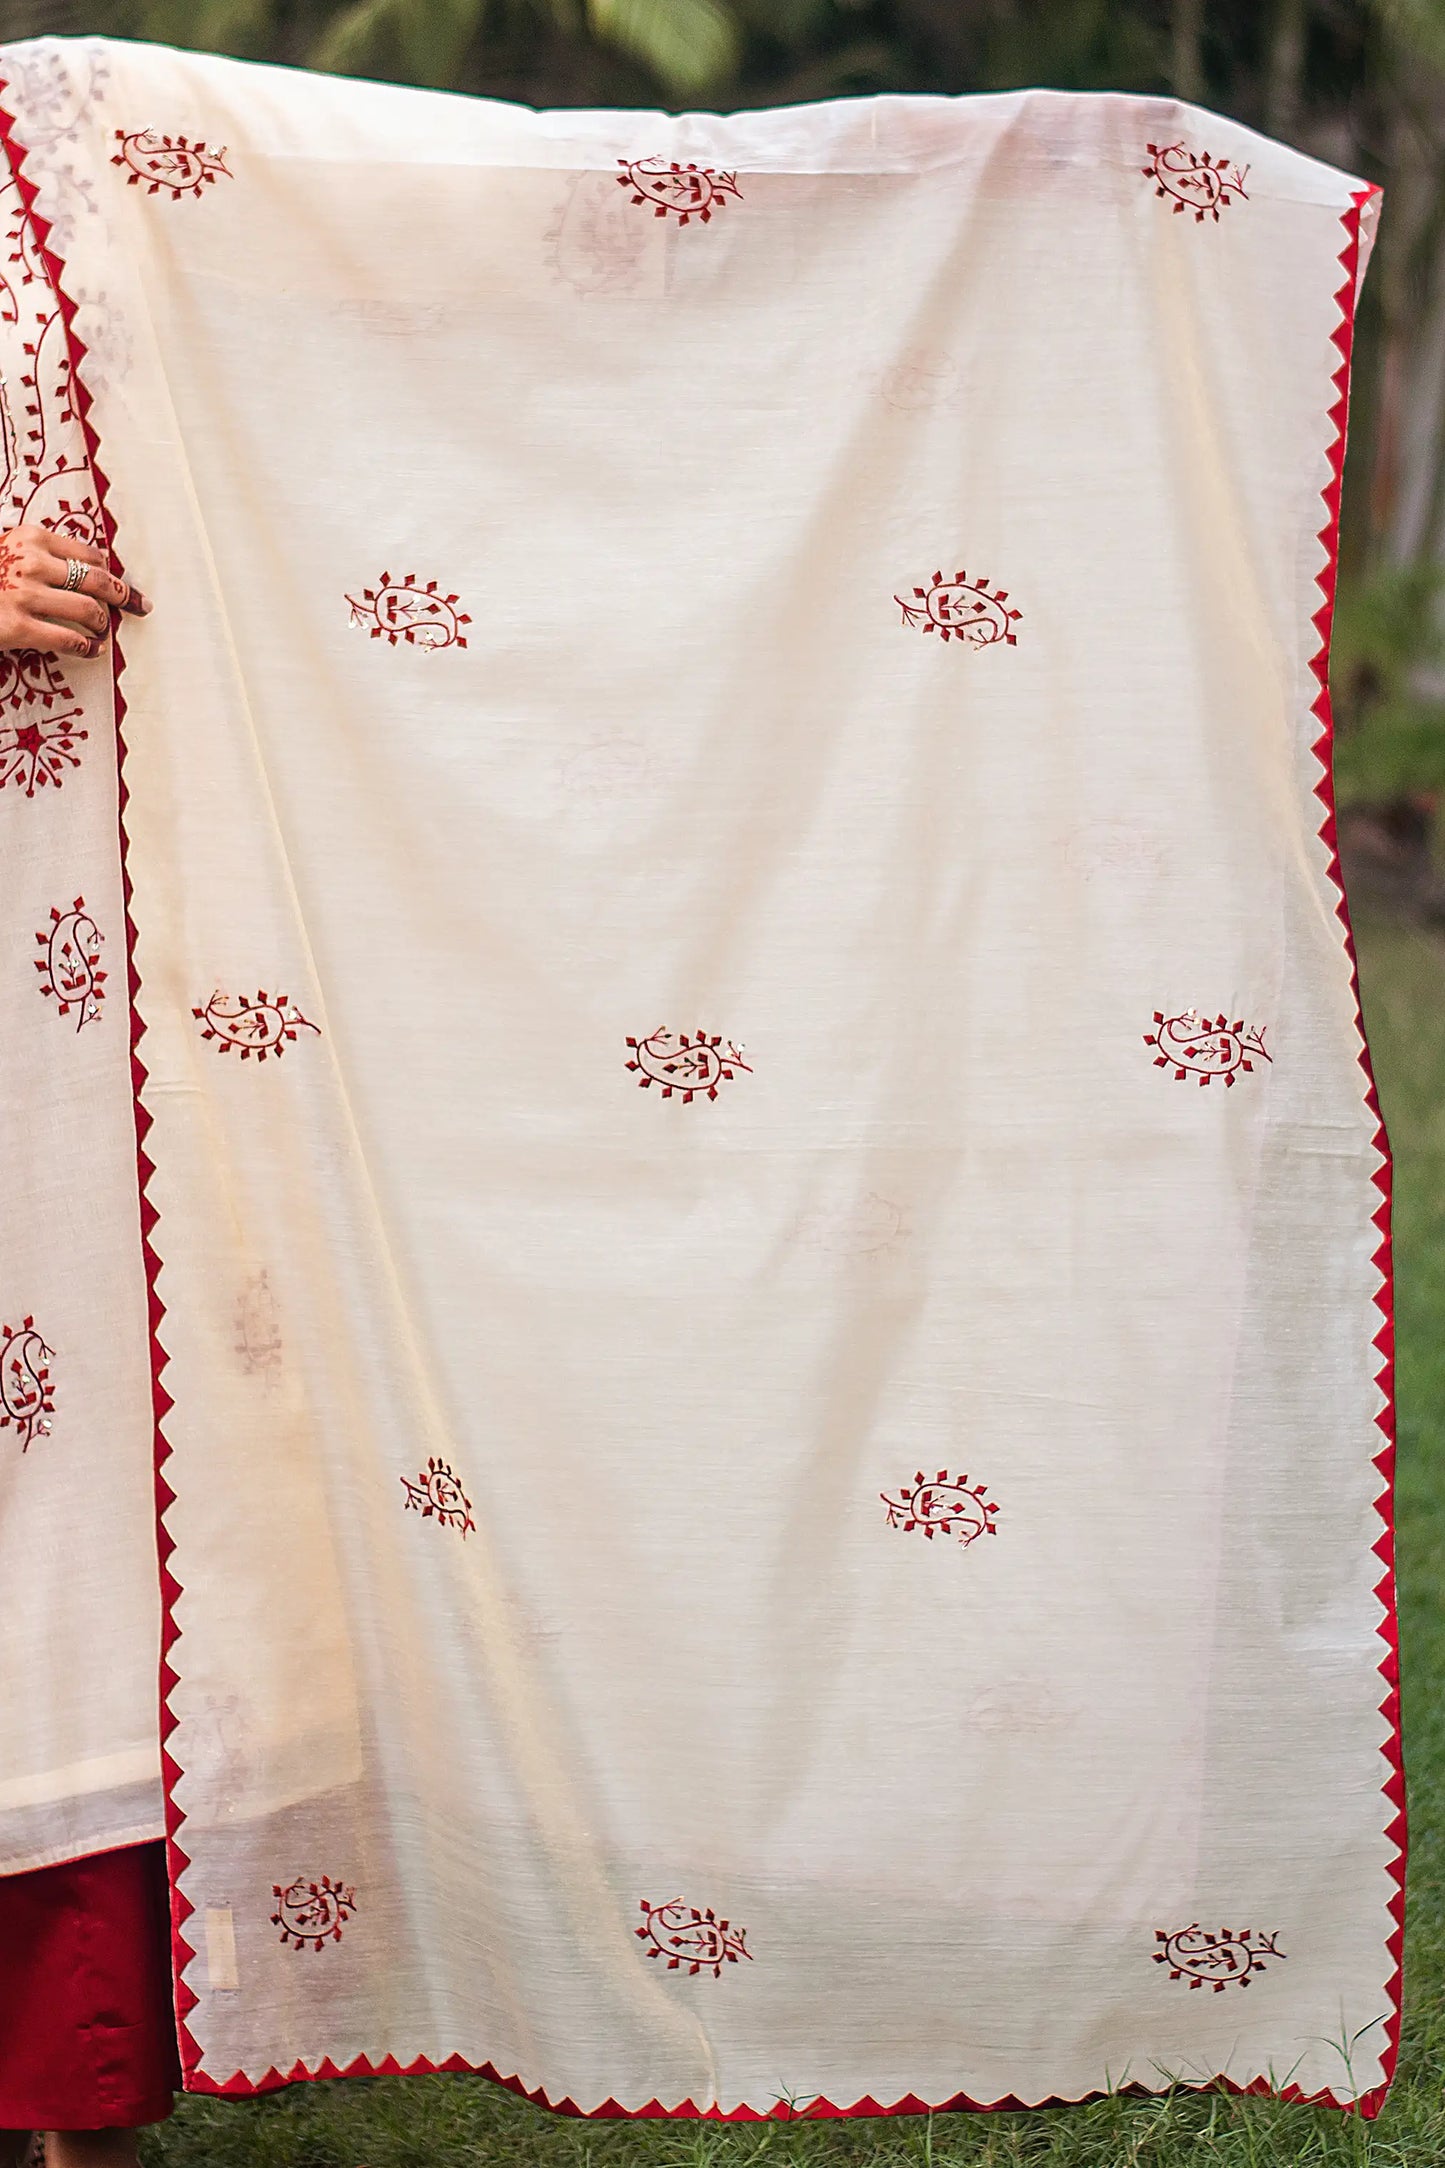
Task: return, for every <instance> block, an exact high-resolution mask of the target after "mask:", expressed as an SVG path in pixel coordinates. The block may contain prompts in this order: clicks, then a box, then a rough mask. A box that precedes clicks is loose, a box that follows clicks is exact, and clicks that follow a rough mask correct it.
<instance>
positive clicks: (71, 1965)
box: [0, 1844, 181, 2130]
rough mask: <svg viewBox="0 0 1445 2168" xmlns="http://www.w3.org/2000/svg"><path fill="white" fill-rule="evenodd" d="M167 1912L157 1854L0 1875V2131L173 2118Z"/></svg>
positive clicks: (119, 2125)
mask: <svg viewBox="0 0 1445 2168" xmlns="http://www.w3.org/2000/svg"><path fill="white" fill-rule="evenodd" d="M169 1909H170V1908H169V1896H168V1892H167V1888H166V1866H165V1847H164V1845H162V1844H137V1845H131V1846H129V1847H128V1848H127V1849H126V1850H124V1851H121V1852H101V1853H99V1854H97V1855H96V1857H95V1858H93V1859H74V1860H66V1861H65V1862H64V1863H63V1864H62V1865H60V1866H58V1867H40V1868H37V1869H36V1871H35V1872H34V1873H33V1874H11V1875H0V2130H106V2129H123V2130H124V2129H133V2128H135V2127H136V2126H137V2125H138V2124H142V2123H159V2122H160V2121H161V2120H162V2119H163V2118H164V2117H165V2116H167V2115H169V2114H170V2112H171V2108H172V2105H173V2102H172V2098H171V2096H172V2094H173V2093H174V2092H176V2091H177V2090H178V2088H179V2086H180V2082H181V2068H180V2059H179V2057H178V2055H177V2053H176V2025H175V2017H174V2014H173V2012H172V2007H171V1937H170V1920H169Z"/></svg>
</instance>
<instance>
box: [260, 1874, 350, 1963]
mask: <svg viewBox="0 0 1445 2168" xmlns="http://www.w3.org/2000/svg"><path fill="white" fill-rule="evenodd" d="M271 1894H272V1896H273V1897H274V1898H275V1899H276V1910H275V1911H274V1912H273V1913H272V1914H271V1925H272V1926H273V1927H279V1928H280V1930H281V1940H282V1941H283V1942H284V1943H287V1944H289V1945H290V1946H291V1947H292V1948H294V1949H298V1950H304V1949H307V1948H310V1949H313V1950H321V1949H324V1948H325V1947H326V1944H327V1943H328V1942H339V1941H340V1940H341V1930H342V1928H343V1927H344V1926H345V1924H346V1922H347V1921H348V1920H349V1919H350V1917H351V1915H352V1913H353V1912H354V1911H355V1910H356V1892H355V1890H354V1889H348V1888H347V1886H346V1885H345V1884H344V1883H342V1882H333V1881H332V1879H331V1877H330V1875H329V1874H324V1875H322V1877H321V1879H320V1881H319V1882H308V1881H307V1880H306V1879H305V1878H304V1876H301V1875H298V1876H297V1877H296V1880H295V1881H294V1882H288V1883H287V1884H286V1885H285V1887H284V1888H283V1887H282V1885H281V1884H280V1883H279V1882H273V1883H272V1885H271Z"/></svg>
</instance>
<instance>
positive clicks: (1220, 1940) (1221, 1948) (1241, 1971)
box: [1154, 1920, 1285, 1995]
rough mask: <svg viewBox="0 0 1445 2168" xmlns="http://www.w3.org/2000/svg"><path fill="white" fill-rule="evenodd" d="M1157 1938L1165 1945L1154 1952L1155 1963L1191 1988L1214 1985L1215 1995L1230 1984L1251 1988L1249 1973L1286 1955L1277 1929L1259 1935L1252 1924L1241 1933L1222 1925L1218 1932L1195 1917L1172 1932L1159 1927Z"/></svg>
mask: <svg viewBox="0 0 1445 2168" xmlns="http://www.w3.org/2000/svg"><path fill="white" fill-rule="evenodd" d="M1154 1940H1155V1941H1156V1942H1159V1943H1162V1944H1163V1948H1162V1949H1158V1950H1156V1951H1155V1952H1154V1962H1155V1964H1156V1965H1167V1966H1168V1967H1169V1977H1170V1979H1171V1980H1187V1981H1188V1982H1189V1985H1190V1986H1191V1987H1192V1988H1193V1987H1212V1988H1213V1990H1214V1992H1215V1994H1216V1995H1222V1994H1223V1993H1224V1990H1225V1989H1226V1988H1227V1987H1248V1985H1249V1982H1250V1975H1251V1974H1252V1973H1256V1972H1263V1971H1264V1969H1265V1962H1266V1960H1267V1959H1268V1958H1271V1957H1277V1958H1279V1959H1280V1961H1281V1962H1283V1961H1284V1958H1285V1952H1284V1951H1283V1950H1282V1949H1280V1948H1279V1946H1278V1945H1279V1931H1278V1929H1276V1931H1275V1933H1274V1934H1272V1935H1257V1934H1255V1933H1254V1931H1253V1929H1252V1928H1249V1927H1242V1928H1241V1929H1240V1930H1239V1933H1238V1934H1233V1933H1231V1931H1230V1930H1229V1928H1227V1927H1221V1928H1220V1930H1219V1933H1218V1934H1217V1935H1216V1934H1211V1933H1210V1931H1209V1929H1208V1928H1207V1927H1201V1926H1200V1925H1199V1922H1198V1921H1197V1920H1196V1921H1194V1922H1193V1924H1192V1925H1191V1926H1189V1927H1177V1928H1175V1929H1174V1931H1173V1932H1172V1933H1166V1931H1165V1930H1164V1929H1163V1928H1162V1927H1161V1928H1158V1929H1156V1931H1155V1935H1154Z"/></svg>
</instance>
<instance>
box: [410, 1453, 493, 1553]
mask: <svg viewBox="0 0 1445 2168" xmlns="http://www.w3.org/2000/svg"><path fill="white" fill-rule="evenodd" d="M401 1486H402V1489H403V1490H404V1491H405V1492H406V1502H407V1507H408V1509H410V1508H412V1507H415V1509H416V1511H417V1512H418V1513H420V1515H421V1517H422V1519H423V1520H424V1521H429V1520H431V1519H433V1518H435V1519H436V1520H437V1521H439V1522H440V1523H441V1525H442V1527H443V1528H459V1529H460V1530H461V1532H462V1534H463V1536H467V1535H470V1533H471V1531H472V1530H473V1529H474V1528H475V1527H476V1525H477V1524H476V1522H475V1521H474V1520H473V1519H472V1501H471V1499H470V1498H469V1497H468V1496H467V1494H466V1492H465V1491H464V1490H463V1489H462V1486H461V1484H460V1482H459V1481H458V1479H457V1477H456V1476H455V1475H454V1474H453V1472H452V1470H451V1469H450V1468H449V1467H448V1466H447V1464H446V1462H445V1461H444V1460H428V1462H427V1464H426V1466H425V1468H424V1469H423V1470H422V1471H421V1473H420V1474H419V1475H418V1477H417V1479H416V1481H415V1482H414V1483H410V1482H408V1481H407V1478H406V1477H405V1476H403V1477H402V1478H401Z"/></svg>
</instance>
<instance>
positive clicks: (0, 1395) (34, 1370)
mask: <svg viewBox="0 0 1445 2168" xmlns="http://www.w3.org/2000/svg"><path fill="white" fill-rule="evenodd" d="M54 1354H55V1350H54V1348H49V1347H47V1346H46V1345H45V1342H44V1341H43V1340H42V1339H41V1337H40V1335H39V1333H38V1332H37V1331H36V1330H35V1320H34V1318H33V1317H27V1318H22V1320H21V1322H20V1323H19V1325H0V1430H12V1429H13V1430H14V1431H15V1432H16V1434H17V1436H18V1437H19V1439H20V1450H21V1452H22V1453H28V1452H29V1450H30V1441H31V1439H32V1438H45V1437H48V1436H49V1435H50V1418H51V1416H52V1415H53V1414H54V1413H55V1388H54V1386H53V1385H52V1384H51V1382H50V1367H49V1366H50V1362H51V1359H52V1358H53V1356H54Z"/></svg>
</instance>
